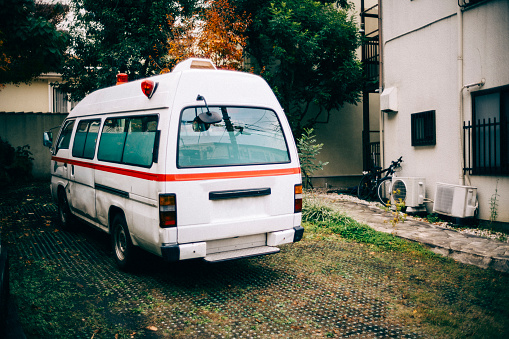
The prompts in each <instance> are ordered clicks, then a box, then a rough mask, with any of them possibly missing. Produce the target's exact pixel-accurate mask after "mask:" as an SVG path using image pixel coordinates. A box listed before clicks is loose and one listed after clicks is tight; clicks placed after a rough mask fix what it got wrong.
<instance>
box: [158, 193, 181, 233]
mask: <svg viewBox="0 0 509 339" xmlns="http://www.w3.org/2000/svg"><path fill="white" fill-rule="evenodd" d="M159 225H160V226H161V227H176V226H177V197H176V195H175V194H161V195H159Z"/></svg>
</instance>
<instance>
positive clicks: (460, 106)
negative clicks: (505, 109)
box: [457, 6, 486, 186]
mask: <svg viewBox="0 0 509 339" xmlns="http://www.w3.org/2000/svg"><path fill="white" fill-rule="evenodd" d="M457 17H458V88H459V96H458V110H459V114H458V115H459V143H458V144H459V152H458V154H459V164H460V165H459V184H460V185H461V186H463V185H465V173H464V171H463V166H464V163H463V160H464V158H465V155H464V138H463V119H464V114H463V90H464V89H465V88H466V89H468V88H470V87H476V86H477V87H482V86H484V84H485V83H486V79H484V78H482V79H481V81H480V82H476V83H472V84H468V85H463V12H462V11H461V7H460V6H458V11H457Z"/></svg>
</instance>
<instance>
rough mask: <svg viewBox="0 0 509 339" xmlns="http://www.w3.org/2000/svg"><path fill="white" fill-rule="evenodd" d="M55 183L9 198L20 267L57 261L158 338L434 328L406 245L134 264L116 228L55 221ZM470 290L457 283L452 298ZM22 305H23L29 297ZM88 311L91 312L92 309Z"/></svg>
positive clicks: (86, 332) (1, 211) (334, 245)
mask: <svg viewBox="0 0 509 339" xmlns="http://www.w3.org/2000/svg"><path fill="white" fill-rule="evenodd" d="M46 187H47V186H43V187H42V188H41V187H39V186H38V187H32V188H30V190H27V191H23V189H21V188H20V190H19V191H18V192H17V193H15V194H14V196H13V197H4V199H3V200H0V219H1V221H2V227H3V228H2V237H3V238H4V239H6V240H7V242H8V243H9V244H10V251H11V260H15V261H17V264H16V265H13V267H14V269H16V267H18V268H19V267H23V269H30V267H31V266H30V265H29V263H34V262H41V261H44V262H45V263H47V264H48V265H49V266H52V267H56V268H57V269H58V276H59V279H62V282H66V283H67V284H66V285H65V288H68V287H69V286H74V288H75V289H78V290H82V291H83V294H85V295H86V294H87V293H90V294H91V295H92V294H94V298H95V300H99V301H100V302H99V303H98V304H97V309H98V312H99V313H100V314H102V316H104V317H105V319H106V322H108V323H110V324H111V326H112V327H118V328H133V329H140V328H146V327H147V326H149V325H150V326H154V327H155V328H157V331H153V332H150V331H146V332H145V336H148V335H149V334H150V336H151V337H156V338H157V337H168V336H170V337H183V338H184V337H186V338H187V337H196V338H229V337H233V338H298V337H305V338H306V337H307V338H309V337H315V336H318V337H373V338H374V337H376V338H379V337H398V338H419V337H427V336H428V334H427V333H424V329H423V328H422V327H420V326H419V323H418V322H417V321H415V322H408V321H406V322H403V321H402V320H401V319H402V318H401V314H403V313H407V314H408V313H412V310H413V309H414V306H415V305H413V304H412V302H411V301H409V300H408V299H407V296H405V292H404V289H402V288H401V287H402V284H404V283H405V282H404V280H401V279H392V277H393V276H395V275H396V274H400V273H401V272H402V271H403V273H404V270H405V265H407V263H403V262H401V260H400V258H398V257H397V254H394V258H392V259H391V258H389V259H386V257H383V258H382V257H380V256H378V255H377V253H375V252H372V251H371V250H370V249H368V248H366V246H363V245H361V244H357V243H349V242H346V241H343V240H341V239H339V238H334V239H333V240H328V239H326V238H323V239H320V238H317V239H310V238H308V239H304V240H303V241H302V242H300V243H296V244H293V245H288V246H284V247H283V248H282V252H281V253H279V254H276V255H272V256H267V257H259V258H252V259H246V260H239V261H232V262H225V263H219V264H206V263H204V262H201V261H192V262H182V263H178V264H167V263H165V262H163V261H162V260H161V259H160V258H157V257H154V256H152V255H149V254H141V255H140V258H139V263H138V265H137V269H136V270H135V271H134V272H133V273H124V272H121V271H119V270H118V269H117V267H116V266H115V263H114V260H113V258H112V255H111V250H110V245H109V237H108V236H107V235H106V234H104V233H101V232H99V231H96V230H94V229H92V228H89V227H86V226H84V225H77V226H76V228H75V230H73V231H71V232H66V231H59V230H58V229H57V228H55V226H54V225H55V220H56V207H55V205H54V204H52V203H51V202H50V201H49V195H48V194H47V192H46ZM27 263H28V264H27ZM18 273H19V272H18ZM413 279H423V280H422V281H423V283H424V278H419V277H414V278H413ZM69 282H71V283H72V285H71V284H69ZM63 286H64V285H63ZM76 286H77V287H76ZM63 288H64V287H63ZM460 289H461V286H456V287H453V286H451V290H450V295H451V302H455V296H457V295H458V293H459V290H460ZM14 298H16V296H14ZM18 306H19V307H21V312H20V313H23V307H25V306H24V305H18ZM80 312H83V315H82V316H83V318H84V319H85V318H86V317H87V316H88V314H87V312H88V311H87V309H83V310H82V311H80ZM405 319H408V317H406V318H405ZM21 322H22V323H23V321H21ZM93 331H94V328H90V327H87V326H86V325H83V326H82V327H77V328H75V329H74V333H75V335H76V337H86V338H90V337H91V336H92V333H93ZM98 337H100V335H99V334H98V335H97V336H96V338H98Z"/></svg>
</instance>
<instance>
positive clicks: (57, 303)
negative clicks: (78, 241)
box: [11, 260, 139, 338]
mask: <svg viewBox="0 0 509 339" xmlns="http://www.w3.org/2000/svg"><path fill="white" fill-rule="evenodd" d="M11 274H12V277H11V294H12V297H13V298H14V299H15V301H16V303H17V304H18V308H19V314H20V321H21V323H22V325H23V330H24V332H25V334H26V335H27V337H28V338H90V337H94V338H132V334H133V333H137V332H139V330H138V329H136V328H129V327H125V326H122V327H119V326H117V325H115V324H112V323H111V322H109V321H108V315H107V314H105V313H108V312H109V311H108V309H109V308H108V306H107V304H108V301H107V300H106V299H105V298H104V296H103V293H101V292H100V291H99V289H98V288H97V287H95V286H93V285H88V286H84V285H82V284H80V283H79V282H77V281H72V280H70V279H69V277H66V276H65V275H62V271H61V268H59V267H58V265H56V264H53V263H51V262H47V261H25V262H18V261H15V260H12V261H11Z"/></svg>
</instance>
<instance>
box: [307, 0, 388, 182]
mask: <svg viewBox="0 0 509 339" xmlns="http://www.w3.org/2000/svg"><path fill="white" fill-rule="evenodd" d="M353 3H354V7H353V9H352V10H351V14H352V15H354V16H356V17H357V18H358V23H359V32H360V34H361V35H362V36H363V40H364V43H363V45H362V47H361V48H359V50H358V51H357V56H358V58H359V60H362V61H363V64H364V74H365V76H366V78H367V79H368V80H369V84H367V85H366V88H365V90H364V93H363V94H362V95H361V96H362V100H361V102H360V103H359V104H358V105H351V104H345V105H344V106H343V107H342V108H341V110H339V111H333V112H331V115H330V119H329V121H328V122H327V123H323V124H321V123H319V124H317V125H316V126H315V134H316V138H317V141H318V142H319V143H323V144H324V146H323V149H322V151H321V153H320V156H319V160H321V161H323V162H329V164H328V165H327V166H325V167H324V169H323V170H322V171H316V172H315V173H314V177H313V180H312V182H313V185H314V186H315V187H327V188H332V189H345V188H349V187H350V188H352V187H355V186H357V184H358V183H359V181H360V179H361V177H362V172H363V171H364V170H367V169H369V168H371V167H373V166H379V165H380V146H379V145H380V132H379V131H380V95H379V28H378V27H379V15H378V12H379V10H378V8H379V6H378V0H355V1H353Z"/></svg>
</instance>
